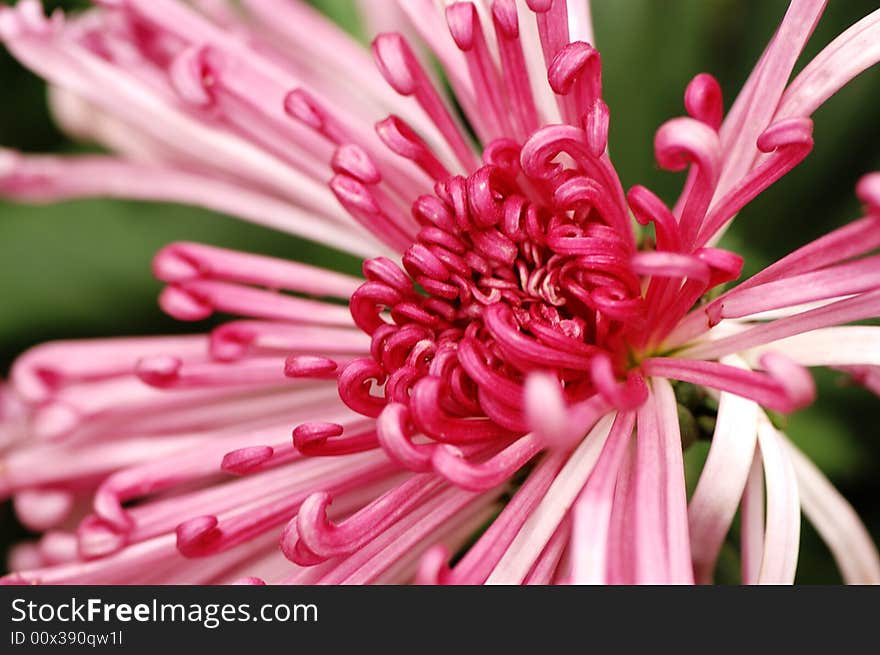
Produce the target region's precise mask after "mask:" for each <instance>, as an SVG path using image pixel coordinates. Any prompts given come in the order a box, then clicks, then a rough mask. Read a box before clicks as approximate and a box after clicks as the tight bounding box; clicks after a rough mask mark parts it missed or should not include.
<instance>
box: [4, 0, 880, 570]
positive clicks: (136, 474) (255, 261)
mask: <svg viewBox="0 0 880 655" xmlns="http://www.w3.org/2000/svg"><path fill="white" fill-rule="evenodd" d="M98 4H100V5H101V7H99V8H97V9H95V10H94V11H91V12H88V13H86V14H84V15H82V16H78V17H75V18H73V19H71V20H65V18H64V17H62V16H61V15H60V14H55V15H53V16H52V17H51V18H48V19H46V18H44V16H43V13H42V10H41V8H40V6H39V4H38V3H37V2H35V1H33V0H25V1H23V2H21V3H20V4H19V5H18V6H17V7H16V8H7V9H2V10H0V35H2V38H3V40H4V41H5V43H6V45H7V47H8V48H9V49H10V50H11V51H12V52H13V53H14V55H15V56H16V57H18V58H19V59H20V60H21V61H22V62H23V63H24V64H25V65H27V66H29V67H30V68H32V69H33V70H35V71H36V72H38V73H39V74H41V75H42V76H44V77H45V78H46V79H47V80H48V81H49V82H50V83H51V85H52V88H53V96H52V98H53V105H54V109H55V110H56V113H57V115H58V117H59V120H60V122H61V123H62V125H64V126H65V127H66V128H67V129H69V130H70V131H71V132H73V133H75V134H77V135H81V136H83V137H87V138H91V139H94V140H97V141H99V142H101V143H103V144H105V145H107V146H109V147H110V148H111V149H112V150H115V151H116V152H117V153H118V154H117V155H113V156H110V155H108V156H83V157H71V158H63V159H62V158H56V157H48V156H47V157H37V156H23V155H20V154H17V153H12V152H5V153H4V154H3V157H2V160H0V189H2V192H3V193H4V194H5V195H7V196H9V197H14V198H20V199H27V200H35V201H52V200H59V199H64V198H72V197H79V196H85V195H112V196H124V197H130V198H140V199H149V200H166V201H176V202H183V203H191V204H195V205H201V206H205V207H210V208H213V209H216V210H220V211H223V212H226V213H229V214H233V215H238V216H240V217H242V218H245V219H247V220H250V221H254V222H257V223H260V224H263V225H270V226H272V227H275V228H278V229H279V230H283V231H286V232H290V233H292V234H295V235H299V236H301V237H305V238H307V239H311V240H313V241H316V242H320V243H323V244H326V245H329V246H332V247H334V248H337V249H339V250H342V251H345V252H348V253H351V254H354V255H356V256H358V257H361V258H363V260H364V265H363V274H364V278H365V279H359V278H354V277H350V276H347V275H342V274H340V273H336V272H332V271H328V270H323V269H320V268H315V267H312V266H306V265H303V264H299V263H293V262H287V261H281V260H277V259H272V258H268V257H264V256H258V255H252V254H243V253H239V252H232V251H228V250H223V249H220V248H216V247H211V246H205V245H198V244H193V243H177V244H173V245H170V246H168V247H167V248H166V249H164V250H163V251H161V252H160V253H159V254H158V255H157V256H156V259H155V267H154V268H155V273H156V275H157V276H158V277H159V278H160V279H162V280H163V281H165V282H167V287H166V288H165V290H164V292H163V293H162V296H161V305H162V307H163V308H164V310H165V311H167V312H168V313H170V314H171V315H173V316H175V317H177V318H179V319H182V320H199V319H203V318H206V317H208V316H209V315H211V314H213V313H215V312H217V313H222V314H232V315H236V316H238V317H241V318H240V319H236V320H233V321H231V322H227V323H225V324H223V325H221V326H220V327H218V328H216V329H215V330H213V331H212V332H211V333H210V334H207V335H204V336H175V337H155V338H142V339H131V338H122V339H106V340H97V341H92V342H59V343H50V344H46V345H43V346H39V347H37V348H35V349H33V350H31V351H30V352H28V353H26V354H24V355H23V356H22V357H21V358H20V359H19V360H18V361H17V363H16V364H15V366H14V368H13V370H12V374H11V379H10V382H9V385H8V388H7V389H5V390H3V392H2V395H0V411H2V414H0V415H2V417H3V422H2V423H0V429H2V431H3V439H4V443H5V444H6V449H7V453H6V455H5V461H4V463H3V468H2V473H0V494H3V495H6V494H9V495H12V497H13V499H14V504H15V508H16V510H17V512H18V515H19V516H20V518H21V520H22V521H23V522H24V524H25V525H27V526H28V527H30V528H32V529H33V530H36V531H40V532H43V533H44V536H43V537H42V538H41V539H40V541H39V542H38V543H36V544H25V545H21V546H19V547H18V548H17V549H16V551H15V553H14V556H13V562H12V566H13V568H14V569H16V570H17V571H18V572H17V573H14V574H12V575H11V576H9V577H8V578H7V580H8V581H10V582H28V583H30V582H42V583H50V584H51V583H161V582H175V583H208V582H232V581H243V582H247V583H261V582H263V581H266V582H271V583H371V582H400V581H407V580H416V581H418V582H423V583H428V582H440V583H460V584H470V583H538V584H544V583H551V582H573V583H604V582H610V583H691V582H694V581H697V582H703V583H704V582H709V581H711V580H712V576H713V569H714V566H715V562H716V559H717V556H718V554H719V549H720V547H721V545H722V542H723V540H724V539H725V537H726V535H727V533H728V531H729V529H730V526H731V523H732V521H733V518H734V515H735V514H736V512H737V510H738V509H739V508H741V516H742V527H741V534H742V552H741V554H742V579H743V581H744V582H748V583H753V582H771V583H788V582H791V581H792V580H793V579H794V574H795V568H796V563H797V555H798V540H799V535H800V514H801V510H803V511H804V513H805V514H806V516H807V517H808V518H809V519H810V520H811V521H812V522H813V523H814V525H815V526H816V528H817V529H818V531H819V533H820V534H821V535H822V536H823V537H824V538H825V540H826V541H827V543H828V544H829V546H830V548H831V550H832V552H833V554H834V557H835V558H836V560H837V563H838V564H839V567H840V569H841V571H842V574H843V577H844V579H845V580H847V581H849V582H877V581H880V562H878V557H877V552H876V550H875V548H874V546H873V544H872V543H871V540H870V538H869V536H868V534H867V532H866V531H865V529H864V528H863V527H862V525H861V524H860V522H859V521H858V519H857V518H856V516H855V513H854V512H853V510H852V509H851V507H850V506H849V505H848V504H847V503H846V501H844V500H843V498H841V497H840V495H839V494H838V493H837V492H836V491H835V490H834V489H833V488H832V487H831V485H830V484H829V483H828V482H827V480H826V479H825V478H824V477H823V476H822V475H821V474H820V473H819V471H818V470H817V469H816V468H815V467H814V466H813V465H812V464H811V463H810V462H809V461H807V459H806V458H805V457H804V456H803V455H802V454H801V453H800V452H799V451H798V450H797V449H796V448H795V446H793V445H792V443H791V442H790V441H789V440H788V439H787V437H786V436H785V435H784V434H782V433H781V432H780V431H779V430H778V429H777V428H776V427H774V423H773V422H772V421H771V419H770V415H768V412H769V411H772V412H783V413H786V412H792V411H794V410H796V409H798V408H799V407H802V406H804V405H806V404H808V403H809V402H811V401H812V399H813V395H814V387H813V383H812V379H811V377H810V375H809V374H808V373H807V371H806V369H805V368H804V367H812V366H832V367H837V368H842V369H845V370H848V371H850V372H852V373H853V374H854V375H855V376H856V377H857V378H858V379H860V380H863V381H865V383H866V384H868V385H872V384H873V386H874V387H875V388H876V387H877V386H878V385H877V379H878V377H880V373H878V371H880V369H878V368H877V366H878V365H880V328H877V327H865V326H846V327H837V326H840V325H843V324H846V323H852V322H857V321H860V320H862V319H868V318H872V317H877V316H878V315H880V290H878V287H880V260H878V258H877V256H870V253H871V251H873V250H875V249H876V248H877V246H878V245H880V178H878V176H877V175H874V176H870V175H869V176H867V177H865V178H864V179H863V180H862V181H861V182H860V183H859V186H858V193H859V195H860V198H861V199H862V200H863V201H864V203H865V206H866V210H865V216H864V217H862V218H860V219H859V220H857V221H855V222H853V223H851V224H849V225H847V226H846V227H843V228H841V229H839V230H836V231H835V232H832V233H831V234H829V235H827V236H825V237H823V238H821V239H819V240H817V241H815V242H813V243H810V244H808V245H806V246H804V247H802V248H800V249H799V250H797V251H795V252H793V253H792V254H790V255H789V256H787V257H785V258H784V259H782V260H780V261H778V262H777V263H775V264H774V265H772V266H770V267H768V268H766V269H765V270H763V271H761V272H760V273H759V274H757V275H756V276H754V277H752V278H750V279H747V280H746V281H744V282H741V283H739V284H737V285H736V286H732V287H731V288H729V289H728V290H723V289H722V285H725V284H727V283H730V282H732V281H734V280H736V279H737V278H738V277H739V275H740V272H741V268H742V259H741V257H739V256H738V255H737V254H735V253H732V252H728V251H726V250H722V249H719V248H717V247H715V244H716V243H717V242H718V239H719V238H720V236H721V234H722V232H723V231H724V230H725V228H726V227H727V226H728V224H729V223H730V221H731V219H733V217H734V216H735V215H736V214H737V212H738V211H739V210H740V209H742V207H743V206H745V205H746V204H747V203H748V202H750V201H751V200H752V199H753V198H754V197H756V196H757V195H758V194H759V193H761V192H762V191H763V190H764V189H766V188H767V187H768V186H769V185H771V184H773V183H774V182H776V181H777V180H778V179H779V178H780V177H782V176H783V175H785V174H786V173H787V172H788V171H789V170H791V169H792V168H794V167H795V166H796V165H797V164H798V163H800V162H801V161H802V160H803V159H804V157H805V156H806V155H807V154H808V153H809V152H810V150H811V147H812V136H811V132H812V122H811V120H810V115H811V114H812V113H813V112H814V111H815V109H816V108H817V107H819V106H820V105H821V104H822V103H824V102H825V100H827V99H828V98H829V97H830V96H831V95H832V94H833V93H835V92H836V91H837V90H838V89H839V88H840V87H841V86H843V85H844V84H846V83H847V82H848V81H849V80H850V79H852V78H853V77H854V76H856V75H857V74H858V73H859V72H861V71H862V70H864V69H865V68H867V67H868V66H871V65H872V64H874V63H875V62H876V61H877V60H878V59H880V11H878V12H874V13H873V14H871V15H870V16H868V17H866V18H865V19H863V20H862V21H860V22H859V23H857V24H856V25H854V26H853V27H851V28H850V29H848V30H847V31H845V32H844V33H843V34H842V35H841V36H840V37H838V38H837V39H836V40H835V41H834V42H833V43H831V44H830V45H828V46H827V47H826V48H825V49H824V50H823V51H822V52H821V54H819V55H818V56H817V57H816V58H815V59H814V60H813V61H812V62H810V63H809V64H808V65H807V66H806V67H805V68H804V69H803V71H802V72H801V73H800V74H799V75H798V76H797V77H796V78H795V79H794V81H792V82H791V83H789V77H790V76H791V73H792V70H793V68H794V65H795V61H796V60H797V58H798V56H799V55H800V53H801V50H802V48H803V46H804V44H805V42H806V41H807V39H808V37H809V36H810V34H811V32H812V30H813V28H814V27H815V25H816V23H817V21H818V20H819V17H820V15H821V13H822V10H823V8H824V5H825V3H824V2H822V1H817V0H794V1H793V2H792V3H791V6H790V8H789V10H788V12H787V13H786V14H785V17H784V18H783V20H782V24H781V26H780V27H779V29H778V31H777V32H776V34H775V36H774V37H773V39H772V40H771V42H770V44H769V45H768V46H767V49H766V50H765V52H764V54H763V55H762V57H761V59H760V60H759V62H758V64H757V65H756V67H755V69H754V71H753V73H752V75H751V76H750V77H749V79H748V81H747V82H746V84H745V87H744V88H743V90H742V92H741V93H740V95H739V96H738V98H737V99H736V101H735V102H734V104H733V105H732V107H731V108H730V110H729V111H728V112H727V113H726V115H725V114H724V111H723V103H722V98H721V93H720V89H719V85H718V83H717V82H716V81H715V80H714V79H713V78H712V77H711V76H709V75H706V74H701V75H698V76H697V77H696V78H694V80H693V81H692V82H691V84H690V85H689V86H688V88H687V90H686V91H685V97H684V104H685V108H686V110H687V115H686V116H683V117H680V118H675V119H673V120H670V121H669V122H667V123H666V124H664V125H662V126H661V127H660V129H659V130H658V132H657V136H656V140H655V152H656V158H657V161H658V163H659V164H660V166H661V167H663V168H665V169H669V170H673V171H683V170H687V171H688V175H687V181H686V183H685V185H684V190H683V192H682V194H681V197H680V198H679V200H678V201H677V203H676V204H675V206H674V207H673V208H672V209H670V208H668V207H667V205H666V204H664V202H663V201H662V200H660V199H659V198H658V197H657V196H655V195H654V194H652V193H651V192H650V191H649V190H648V189H646V188H644V187H642V186H635V187H633V188H631V189H630V190H629V191H628V192H625V191H624V187H623V186H622V185H621V182H620V180H619V179H618V175H617V173H616V172H615V169H614V166H613V165H612V161H611V158H610V156H609V154H608V152H607V148H606V146H607V135H608V129H609V111H608V107H607V106H606V105H605V103H604V102H603V101H602V93H601V65H600V57H599V53H598V52H597V50H595V49H594V48H593V46H592V45H590V43H592V42H593V36H592V33H591V24H590V19H589V12H588V5H587V2H586V0H580V1H578V0H569V1H568V2H566V1H565V0H526V1H525V2H519V1H514V0H494V1H492V2H490V1H489V0H483V1H479V2H456V3H446V2H443V1H441V0H438V1H437V2H434V1H433V0H400V2H392V1H391V0H389V1H388V2H364V3H363V9H364V11H365V15H366V18H367V20H368V23H370V24H371V25H373V26H374V27H376V29H377V31H381V33H380V34H379V35H378V36H377V37H376V38H375V40H374V41H373V43H372V59H373V60H374V62H371V61H370V59H371V58H370V53H369V52H368V51H365V50H363V49H362V48H361V47H360V46H359V45H358V44H356V43H355V42H354V41H352V40H350V39H349V37H347V36H346V35H345V34H344V33H342V32H341V31H340V30H339V29H338V28H336V27H335V26H333V25H332V24H331V23H329V22H328V21H326V20H325V19H324V18H322V17H321V16H319V15H318V14H317V13H315V12H314V11H313V10H311V9H309V8H308V7H307V6H305V5H303V4H301V3H299V2H296V1H295V0H287V1H281V0H242V1H241V2H236V3H233V2H225V1H223V0H216V1H213V2H208V1H204V0H202V1H200V2H194V3H192V4H185V3H183V2H178V1H175V0H102V2H99V3H98ZM196 7H198V9H196ZM432 59H435V60H436V61H438V62H439V63H440V64H441V66H442V71H443V74H444V75H445V80H446V81H448V86H449V87H450V88H451V91H452V93H453V94H454V98H455V100H456V102H457V104H458V106H459V107H460V108H461V111H462V113H463V116H464V118H465V119H466V121H467V125H468V126H469V127H470V128H472V131H473V133H474V135H475V136H474V138H472V137H471V136H470V135H469V132H468V131H467V130H466V128H465V126H464V122H463V121H462V119H461V118H460V117H459V114H458V113H457V112H456V111H455V110H453V109H452V104H451V102H450V98H449V97H447V94H446V92H445V91H444V90H443V89H444V86H443V85H442V84H441V83H440V80H439V79H438V76H437V75H436V74H435V69H434V68H433V67H432V65H431V60H432ZM374 63H375V66H374ZM377 121H378V122H377ZM475 142H476V143H478V144H479V146H478V147H475V146H474V143H475ZM328 179H329V180H330V181H329V185H328V184H327V180H328ZM633 218H634V219H635V221H633V220H632V219H633ZM636 223H638V225H636ZM639 225H640V226H647V227H649V229H647V230H642V229H641V228H640V227H639ZM651 228H652V229H651ZM649 234H651V235H653V236H650V237H649V236H648V235H649ZM336 301H344V302H345V303H347V306H345V305H343V304H341V303H339V302H336ZM695 388H696V390H697V393H696V394H693V393H692V394H691V395H692V396H697V397H700V398H702V399H703V400H702V401H701V402H705V403H707V404H709V405H710V406H712V407H715V403H716V402H717V421H716V427H715V430H714V434H713V435H712V441H711V448H710V451H709V455H708V460H707V461H706V464H705V467H704V468H703V471H702V473H701V475H700V478H699V481H698V483H697V485H696V490H695V491H694V493H693V495H692V497H691V498H690V501H689V502H688V499H687V496H686V491H685V478H684V469H683V464H682V448H683V444H682V437H681V432H680V427H679V418H678V402H677V398H676V396H677V394H678V395H679V396H682V395H683V394H684V393H685V391H686V390H690V391H694V389H695ZM291 429H293V440H292V443H291ZM279 533H280V548H279Z"/></svg>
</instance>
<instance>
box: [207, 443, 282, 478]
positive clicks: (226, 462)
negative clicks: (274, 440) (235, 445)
mask: <svg viewBox="0 0 880 655" xmlns="http://www.w3.org/2000/svg"><path fill="white" fill-rule="evenodd" d="M274 454H275V449H274V448H272V447H271V446H249V447H247V448H239V449H237V450H233V451H230V452H228V453H226V454H225V455H224V456H223V460H222V461H221V463H220V469H221V470H223V471H226V472H227V473H235V474H237V475H241V474H243V473H248V472H249V471H252V470H253V469H255V468H257V467H258V466H260V464H264V463H265V462H267V461H268V460H270V459H272V455H274Z"/></svg>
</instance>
